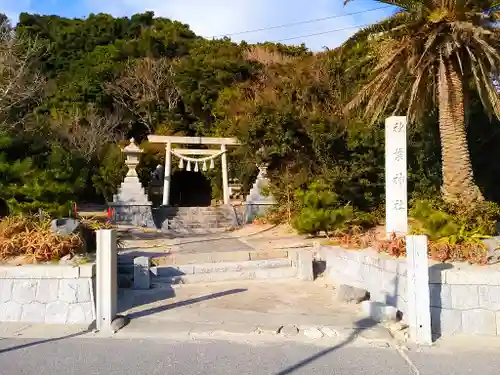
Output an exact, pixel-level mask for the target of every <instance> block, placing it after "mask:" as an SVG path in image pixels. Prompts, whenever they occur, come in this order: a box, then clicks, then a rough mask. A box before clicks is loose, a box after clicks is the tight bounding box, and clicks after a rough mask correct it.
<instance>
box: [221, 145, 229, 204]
mask: <svg viewBox="0 0 500 375" xmlns="http://www.w3.org/2000/svg"><path fill="white" fill-rule="evenodd" d="M220 150H221V152H222V155H221V164H222V192H223V200H224V204H229V178H228V171H227V148H226V145H225V144H222V145H221V146H220Z"/></svg>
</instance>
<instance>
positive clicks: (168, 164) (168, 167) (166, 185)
mask: <svg viewBox="0 0 500 375" xmlns="http://www.w3.org/2000/svg"><path fill="white" fill-rule="evenodd" d="M171 174H172V143H171V142H167V145H166V146H165V173H164V177H163V205H164V206H168V205H169V202H170V175H171Z"/></svg>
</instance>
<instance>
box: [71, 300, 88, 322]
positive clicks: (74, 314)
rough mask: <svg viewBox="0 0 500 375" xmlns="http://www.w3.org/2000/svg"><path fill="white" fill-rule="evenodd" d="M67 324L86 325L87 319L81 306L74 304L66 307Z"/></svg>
mask: <svg viewBox="0 0 500 375" xmlns="http://www.w3.org/2000/svg"><path fill="white" fill-rule="evenodd" d="M66 322H67V323H69V324H85V323H87V318H86V315H85V310H84V306H83V304H80V303H76V304H70V305H69V307H68V318H67V321H66Z"/></svg>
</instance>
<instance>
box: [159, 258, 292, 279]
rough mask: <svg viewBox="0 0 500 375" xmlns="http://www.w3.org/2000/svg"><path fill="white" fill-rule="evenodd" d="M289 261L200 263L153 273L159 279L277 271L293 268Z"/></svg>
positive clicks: (162, 269)
mask: <svg viewBox="0 0 500 375" xmlns="http://www.w3.org/2000/svg"><path fill="white" fill-rule="evenodd" d="M291 266H292V263H291V261H290V260H289V259H287V258H285V259H269V260H250V261H245V262H222V263H198V264H196V263H195V264H184V265H174V266H157V267H152V268H151V272H152V273H153V275H155V276H157V277H173V276H183V275H194V274H204V273H218V272H241V271H247V270H252V269H275V268H285V267H291Z"/></svg>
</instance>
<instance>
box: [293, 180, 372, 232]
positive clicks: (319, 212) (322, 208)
mask: <svg viewBox="0 0 500 375" xmlns="http://www.w3.org/2000/svg"><path fill="white" fill-rule="evenodd" d="M295 196H296V198H297V200H298V202H299V208H298V212H297V215H296V216H295V219H294V220H293V223H292V224H293V226H294V228H295V229H297V231H298V232H299V233H301V234H312V235H317V234H319V233H320V232H324V233H325V234H326V235H327V236H329V234H331V233H345V232H348V231H350V230H351V229H352V228H353V227H369V226H373V225H374V224H375V222H376V217H375V216H374V215H372V214H370V213H366V212H360V211H356V210H355V209H354V208H353V207H352V206H351V205H350V204H348V203H344V202H342V201H341V200H340V197H339V196H338V195H337V194H336V193H335V192H334V191H332V190H331V189H330V188H329V186H328V185H327V184H325V183H324V182H321V181H317V182H314V183H312V184H311V185H310V186H309V189H307V190H305V191H297V192H296V194H295Z"/></svg>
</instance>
